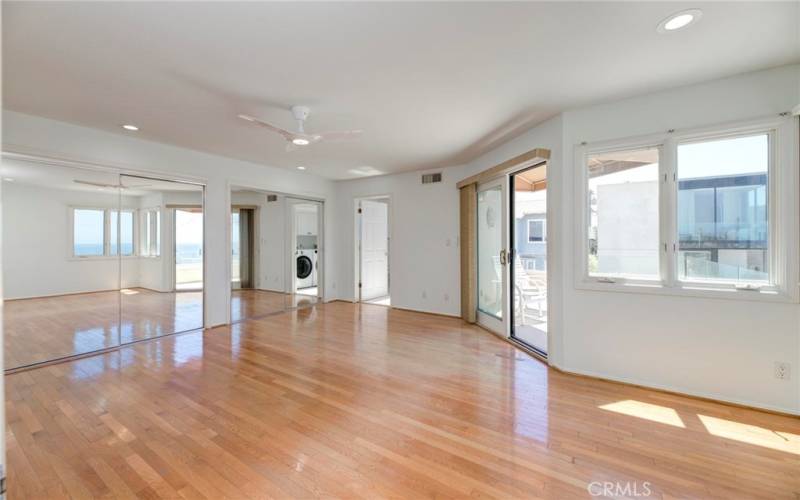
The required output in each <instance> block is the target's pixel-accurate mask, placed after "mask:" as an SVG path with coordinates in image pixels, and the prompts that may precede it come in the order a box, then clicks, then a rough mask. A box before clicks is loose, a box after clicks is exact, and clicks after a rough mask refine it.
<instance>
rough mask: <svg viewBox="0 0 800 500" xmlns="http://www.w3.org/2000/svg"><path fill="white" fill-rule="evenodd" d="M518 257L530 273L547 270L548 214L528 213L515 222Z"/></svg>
mask: <svg viewBox="0 0 800 500" xmlns="http://www.w3.org/2000/svg"><path fill="white" fill-rule="evenodd" d="M514 235H515V240H516V249H517V256H518V258H519V259H520V261H521V263H522V267H524V268H525V269H526V270H528V271H544V270H546V269H547V214H545V213H531V214H529V213H526V214H523V216H522V217H519V218H517V219H516V220H515V227H514Z"/></svg>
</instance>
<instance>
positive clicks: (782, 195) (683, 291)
mask: <svg viewBox="0 0 800 500" xmlns="http://www.w3.org/2000/svg"><path fill="white" fill-rule="evenodd" d="M760 134H767V135H768V143H769V146H768V148H769V160H768V169H767V214H768V216H767V224H768V230H767V231H768V233H767V234H768V236H767V238H768V240H767V254H768V257H767V259H768V272H769V284H756V283H747V282H744V281H740V282H733V281H727V280H726V281H723V280H686V279H683V280H681V279H679V278H678V255H679V245H678V242H679V235H678V179H677V172H678V170H677V169H678V165H677V162H678V156H677V152H678V146H679V145H681V144H689V143H696V142H705V141H713V140H720V139H731V138H737V137H746V136H752V135H760ZM648 146H650V147H653V146H658V147H659V186H660V188H659V205H658V206H659V235H660V246H659V270H660V276H659V279H655V280H646V279H634V278H625V277H617V276H602V275H601V276H597V275H590V274H589V272H588V260H589V248H588V237H587V235H588V234H589V232H588V228H589V223H590V219H589V213H588V210H589V204H588V189H589V186H588V171H587V168H586V164H587V157H588V156H589V155H590V154H597V153H606V152H614V151H621V150H629V149H637V148H642V147H648ZM797 150H798V120H797V118H796V117H794V118H793V117H790V116H789V117H787V116H784V115H781V116H775V117H771V118H765V119H756V120H748V121H740V122H736V123H732V124H726V125H715V126H709V127H702V128H695V129H686V130H681V131H668V132H665V133H661V134H651V135H648V136H640V137H636V138H629V139H622V140H612V141H603V142H596V143H591V144H590V143H581V144H578V145H576V146H575V155H574V161H575V166H576V169H575V172H576V175H575V210H576V211H575V214H576V227H575V241H576V243H577V244H576V245H575V258H576V259H577V260H578V265H577V266H576V274H575V287H576V288H578V289H584V290H602V291H618V292H635V293H654V294H664V295H683V296H699V297H712V298H729V299H740V300H767V301H782V302H787V301H788V302H792V303H797V302H798V301H799V299H800V297H798V287H797V286H796V284H797V283H798V263H797V261H798V241H797V240H798V226H800V217H799V216H798V213H799V212H800V202H798V195H800V193H799V192H798V191H799V190H798V151H797Z"/></svg>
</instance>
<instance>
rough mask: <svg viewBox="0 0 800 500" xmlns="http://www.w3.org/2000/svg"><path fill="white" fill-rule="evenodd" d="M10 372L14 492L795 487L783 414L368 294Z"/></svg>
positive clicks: (716, 491) (449, 492)
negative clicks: (543, 358) (576, 362)
mask: <svg viewBox="0 0 800 500" xmlns="http://www.w3.org/2000/svg"><path fill="white" fill-rule="evenodd" d="M6 383H7V386H6V392H7V402H6V409H7V447H8V451H7V456H8V491H9V498H11V499H16V498H48V499H50V498H66V497H73V498H91V497H105V498H132V497H140V498H179V497H183V498H202V497H207V498H288V497H294V498H312V497H362V498H375V497H394V498H399V497H402V498H421V497H434V496H435V497H443V498H447V497H449V498H454V497H468V496H475V497H497V498H534V497H543V498H559V499H561V498H585V497H588V496H589V492H588V491H587V488H589V487H591V488H594V490H593V491H594V492H601V489H602V487H603V484H602V483H603V482H610V483H611V485H612V487H613V485H615V484H619V485H620V486H619V487H620V488H628V489H627V490H624V492H627V493H624V492H623V493H622V494H620V493H619V491H620V490H617V493H618V494H617V495H616V496H627V497H633V496H634V495H633V492H634V491H635V492H637V493H639V494H641V493H649V494H650V495H649V496H650V497H654V498H687V497H691V498H769V499H775V498H797V496H798V494H800V474H798V472H799V471H800V420H798V419H796V418H791V417H785V416H779V415H773V414H768V413H762V412H758V411H753V410H746V409H742V408H736V407H731V406H726V405H722V404H716V403H711V402H708V401H702V400H696V399H692V398H688V397H681V396H675V395H670V394H666V393H662V392H656V391H649V390H645V389H639V388H634V387H629V386H624V385H619V384H614V383H609V382H602V381H598V380H593V379H588V378H582V377H577V376H572V375H567V374H563V373H560V372H557V371H554V370H551V369H548V368H547V367H546V366H545V365H544V364H542V363H540V362H539V361H536V360H534V359H533V358H530V357H528V356H526V355H525V354H523V353H521V352H519V351H517V350H515V349H514V348H513V347H512V346H511V345H509V344H508V343H506V342H503V341H501V340H499V339H497V338H495V337H494V336H492V335H491V334H489V333H486V332H484V331H483V330H481V329H479V328H477V327H474V326H470V325H467V324H465V323H463V322H461V321H460V320H458V319H450V318H446V317H438V316H431V315H425V314H420V313H414V312H408V311H399V310H393V309H390V308H387V307H382V306H374V305H360V306H359V305H353V304H346V303H340V302H336V303H330V304H326V305H322V306H315V307H309V308H305V309H299V310H295V311H291V312H287V313H285V314H277V315H272V316H267V317H265V318H263V319H259V320H250V321H245V322H242V323H238V324H235V325H233V326H232V327H224V328H217V329H214V330H209V331H206V332H193V333H188V334H182V335H177V336H173V337H167V338H164V339H160V340H155V341H152V342H146V343H141V344H137V345H135V346H132V347H128V348H124V349H121V350H119V351H115V352H113V353H110V354H105V355H99V356H94V357H91V358H86V359H83V360H78V361H74V362H69V363H64V364H59V365H53V366H49V367H44V368H40V369H36V370H31V371H26V372H21V373H17V374H14V375H9V376H6ZM634 488H636V489H635V490H634Z"/></svg>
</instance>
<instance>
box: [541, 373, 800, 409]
mask: <svg viewBox="0 0 800 500" xmlns="http://www.w3.org/2000/svg"><path fill="white" fill-rule="evenodd" d="M553 366H554V367H555V368H558V369H559V370H561V371H563V372H565V373H571V374H575V375H584V376H587V377H594V378H598V379H603V380H608V381H610V382H621V383H623V384H630V385H636V386H640V387H643V388H651V389H658V390H662V391H667V392H671V393H675V394H679V395H685V396H694V397H698V398H704V399H710V400H713V401H719V402H722V403H732V404H735V405H739V406H747V407H750V408H754V409H762V410H769V411H775V412H780V413H786V414H789V415H797V416H800V408H787V407H784V406H778V405H771V404H766V403H761V402H757V401H751V400H747V399H739V398H731V397H727V396H723V395H720V394H714V393H710V392H705V391H696V390H694V389H689V388H686V387H676V386H672V385H668V384H661V383H658V382H651V381H648V380H638V379H634V378H630V377H619V376H616V375H609V374H607V373H599V372H594V371H591V370H580V369H575V368H572V367H565V366H557V365H553Z"/></svg>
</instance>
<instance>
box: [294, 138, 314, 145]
mask: <svg viewBox="0 0 800 500" xmlns="http://www.w3.org/2000/svg"><path fill="white" fill-rule="evenodd" d="M292 144H294V145H296V146H308V145H309V144H311V143H310V142H309V141H308V139H303V138H302V137H295V138H294V139H292Z"/></svg>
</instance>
